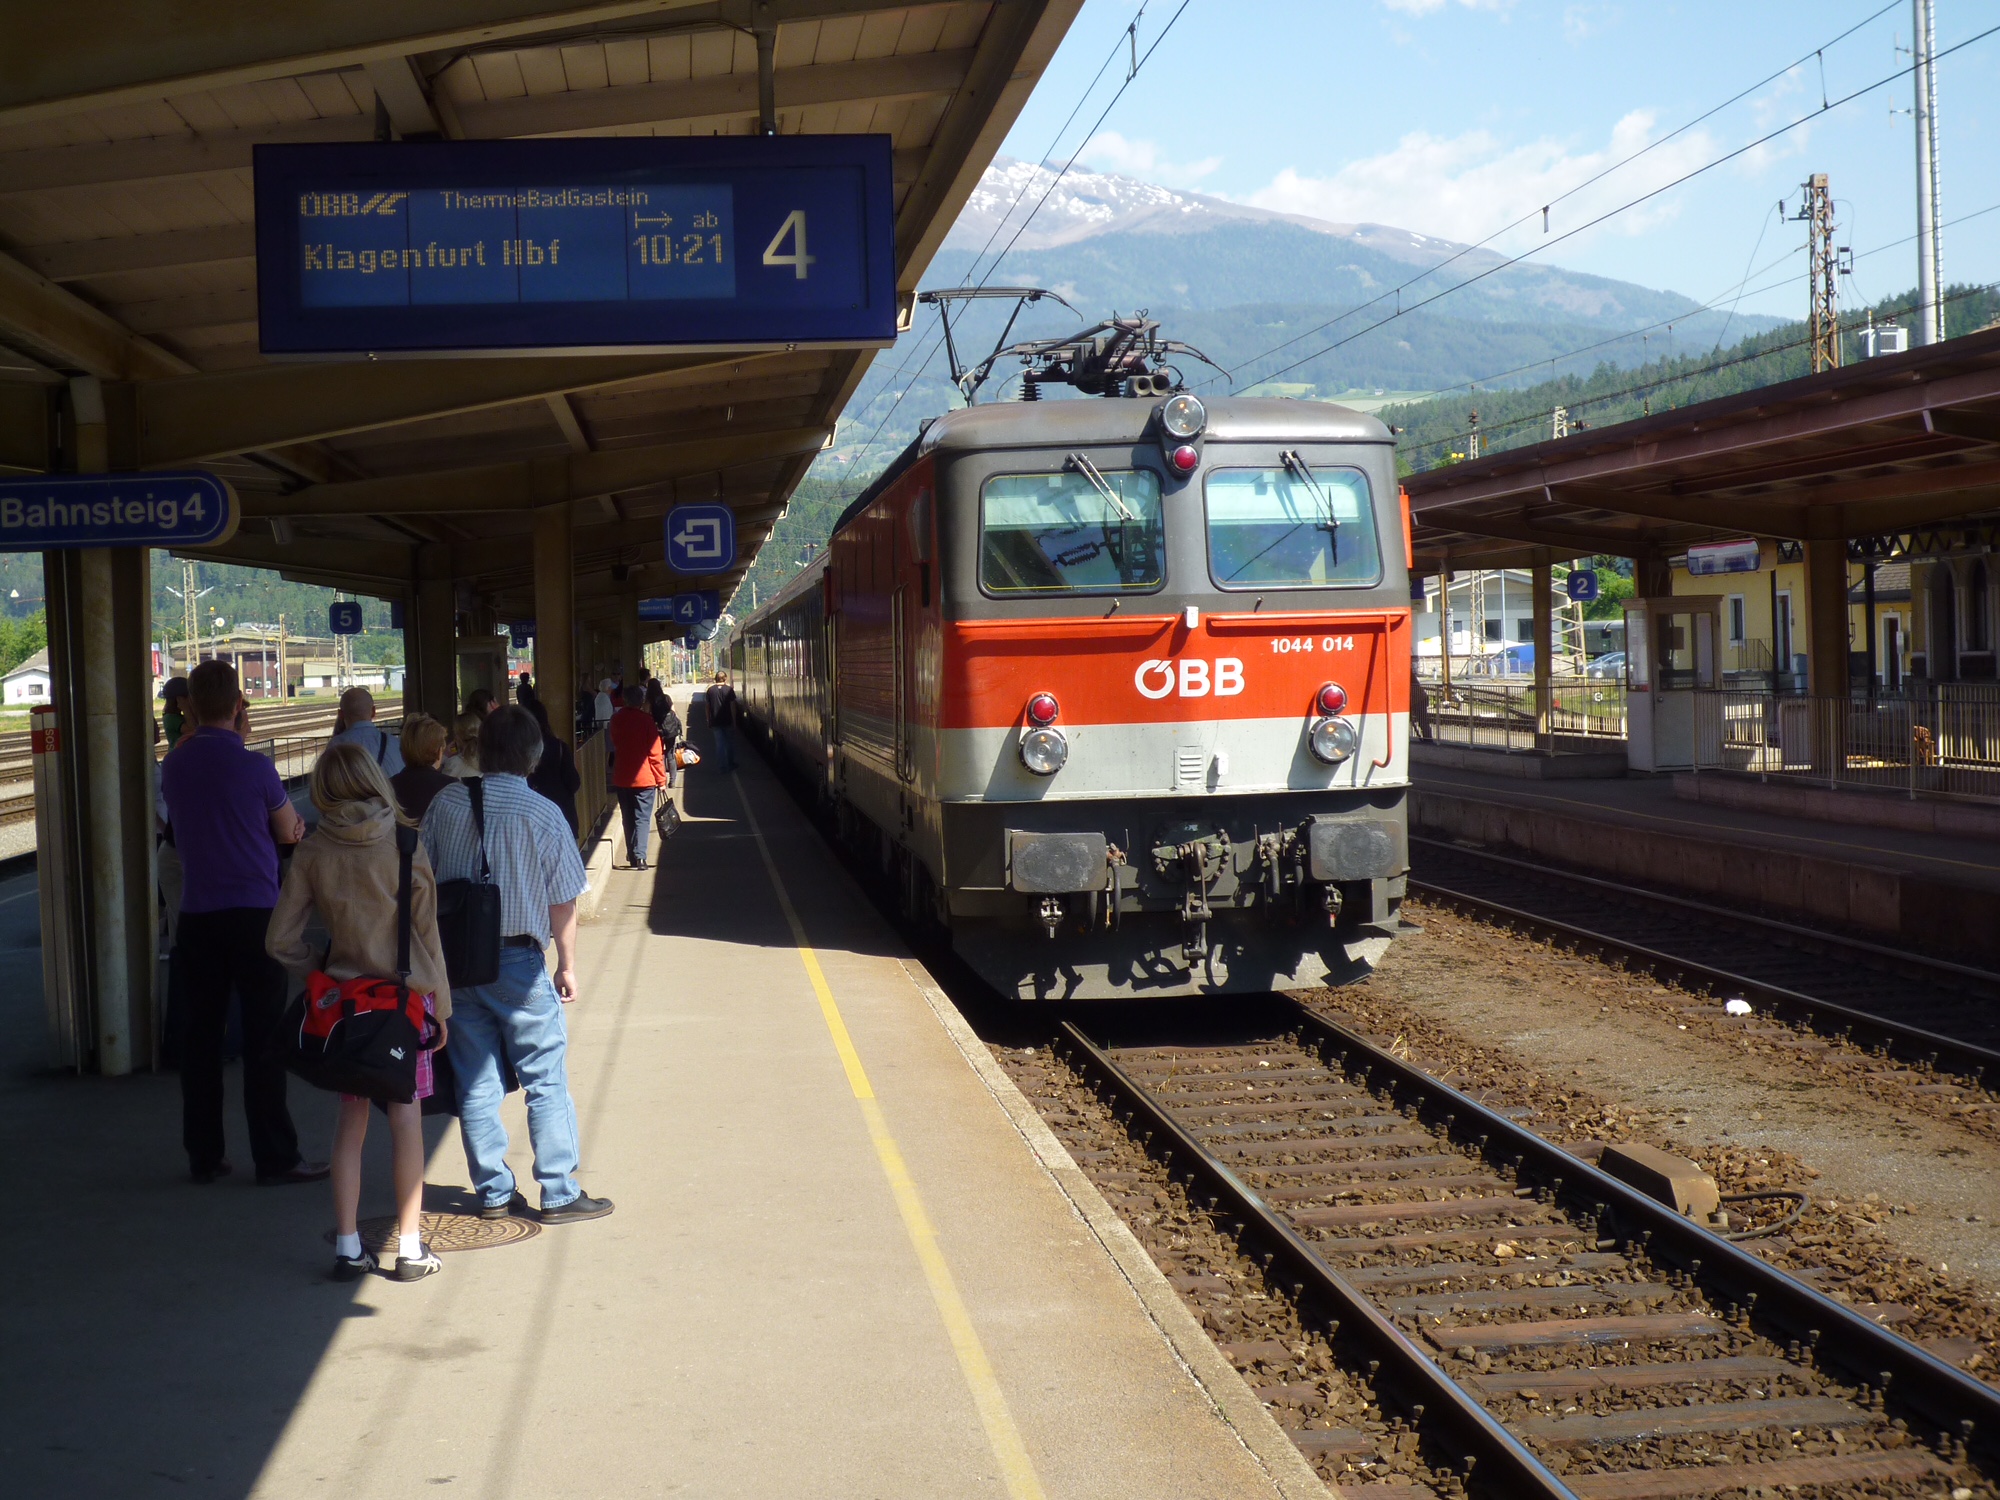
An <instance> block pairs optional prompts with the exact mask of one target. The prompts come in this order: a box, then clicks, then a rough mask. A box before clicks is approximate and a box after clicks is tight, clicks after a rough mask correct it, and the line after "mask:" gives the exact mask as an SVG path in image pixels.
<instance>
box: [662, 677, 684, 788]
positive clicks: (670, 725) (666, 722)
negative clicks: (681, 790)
mask: <svg viewBox="0 0 2000 1500" xmlns="http://www.w3.org/2000/svg"><path fill="white" fill-rule="evenodd" d="M686 738H687V729H686V728H685V726H683V725H682V723H681V716H680V715H679V714H677V713H675V712H674V700H673V695H672V694H671V693H668V692H666V691H664V690H662V692H661V693H660V757H661V759H663V760H664V761H665V762H666V763H667V785H668V786H672V785H673V784H674V773H675V772H676V771H678V770H679V769H680V766H679V763H678V762H677V761H676V759H675V757H676V756H677V755H678V754H679V753H680V744H681V741H682V740H684V739H686Z"/></svg>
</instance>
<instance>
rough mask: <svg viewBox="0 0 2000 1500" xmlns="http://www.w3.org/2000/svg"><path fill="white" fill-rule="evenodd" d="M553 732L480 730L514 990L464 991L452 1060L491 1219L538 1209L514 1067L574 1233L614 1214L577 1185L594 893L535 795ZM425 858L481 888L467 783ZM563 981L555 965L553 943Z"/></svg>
mask: <svg viewBox="0 0 2000 1500" xmlns="http://www.w3.org/2000/svg"><path fill="white" fill-rule="evenodd" d="M541 753H542V730H541V726H540V725H538V724H537V723H536V722H535V720H534V718H533V717H532V716H531V715H530V714H529V713H528V711H527V710H526V709H524V708H521V707H518V706H514V707H508V708H497V709H495V710H494V711H493V712H492V713H491V714H489V715H488V716H487V718H486V721H485V722H484V723H483V724H482V725H480V728H479V765H480V770H481V773H482V775H481V797H482V802H483V808H482V814H483V820H484V823H485V830H486V832H485V856H486V863H487V865H488V867H489V868H490V869H491V871H492V882H493V884H495V885H497V886H499V887H500V931H501V932H502V933H503V934H505V936H504V937H503V939H502V944H501V949H500V978H499V980H498V981H497V982H496V983H493V984H483V985H466V986H459V985H453V986H452V1014H451V1019H452V1027H451V1037H450V1039H449V1040H448V1041H447V1043H446V1051H447V1053H448V1054H449V1056H450V1058H451V1066H452V1071H453V1072H454V1073H455V1074H456V1075H457V1077H458V1102H459V1130H460V1133H461V1135H462V1136H463V1138H464V1141H465V1159H466V1163H467V1165H468V1166H469V1167H470V1168H471V1170H472V1187H473V1190H474V1191H475V1192H476V1193H478V1194H479V1202H480V1210H479V1212H480V1215H481V1217H483V1218H488V1219H504V1218H506V1217H508V1215H510V1214H512V1213H515V1212H516V1211H518V1210H521V1209H525V1208H526V1207H527V1206H528V1205H527V1199H526V1198H524V1197H523V1196H522V1195H521V1194H520V1193H519V1192H517V1191H515V1186H514V1174H513V1172H512V1171H511V1170H510V1169H509V1168H508V1166H507V1129H506V1127H505V1126H504V1125H502V1124H501V1123H500V1101H501V1099H502V1097H503V1096H504V1092H505V1088H504V1085H503V1083H502V1081H501V1063H502V1060H503V1059H504V1060H505V1061H506V1062H507V1063H509V1064H511V1065H512V1067H513V1069H514V1071H515V1073H516V1074H517V1075H519V1077H520V1080H521V1088H522V1090H523V1091H524V1092H525V1093H526V1095H527V1101H528V1138H529V1140H530V1141H531V1142H532V1143H533V1145H534V1148H535V1181H536V1182H537V1183H538V1184H540V1186H541V1192H542V1207H541V1215H540V1218H541V1221H542V1222H543V1223H544V1224H574V1223H579V1222H581V1221H582V1220H584V1219H601V1218H603V1217H604V1216H605V1215H606V1214H608V1213H610V1212H611V1200H610V1199H609V1198H593V1197H590V1196H589V1195H588V1194H586V1193H585V1192H584V1191H583V1189H582V1187H580V1186H579V1185H578V1183H577V1180H576V1171H577V1163H578V1159H579V1147H578V1143H577V1129H576V1104H575V1102H574V1101H573V1100H572V1099H571V1098H570V1094H569V1073H568V1068H567V1056H568V1051H569V1033H568V1028H567V1027H566V1026H565V1024H564V1022H563V1007H564V1006H565V1005H567V1004H569V1003H570V1002H571V1001H573V1000H575V999H576V997H577V988H576V898H577V897H579V896H581V895H582V894H583V893H584V891H585V890H586V889H588V887H589V884H590V882H589V879H588V878H587V877H586V876H585V875H584V872H583V861H582V860H581V859H580V858H578V856H577V852H576V840H575V838H574V837H572V836H571V834H570V831H569V825H568V824H567V823H565V822H564V821H563V817H562V814H561V813H560V812H558V811H557V810H556V805H555V804H554V803H553V802H551V801H549V799H548V798H546V797H544V796H542V794H541V793H539V792H537V791H535V790H533V789H532V788H530V787H529V785H528V782H527V777H528V775H529V773H530V772H532V771H533V770H534V769H535V763H536V762H537V761H538V760H539V759H540V758H541ZM423 838H424V849H425V852H426V853H428V854H429V855H430V859H431V868H432V869H433V870H434V871H435V872H436V873H437V878H438V881H439V883H440V884H441V883H443V882H444V881H447V880H478V879H479V878H480V835H479V829H478V827H477V826H476V825H475V823H474V820H473V815H472V798H471V795H470V793H469V792H468V791H467V789H466V787H465V786H464V785H463V784H460V785H457V786H451V787H446V788H445V789H444V790H443V791H441V792H439V793H438V794H437V797H436V799H435V800H434V801H433V802H432V803H431V805H430V810H429V811H428V812H426V813H425V814H424V827H423ZM552 938H553V939H554V941H555V945H556V966H555V974H554V977H553V979H552V978H551V976H550V974H549V970H548V966H547V963H546V961H545V960H544V957H543V953H544V950H545V949H546V948H547V947H548V945H549V942H550V940H551V939H552Z"/></svg>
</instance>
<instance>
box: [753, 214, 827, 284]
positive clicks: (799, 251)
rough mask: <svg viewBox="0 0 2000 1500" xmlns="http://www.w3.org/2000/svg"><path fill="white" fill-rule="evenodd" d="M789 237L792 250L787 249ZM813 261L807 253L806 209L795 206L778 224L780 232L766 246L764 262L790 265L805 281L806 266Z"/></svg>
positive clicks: (796, 274)
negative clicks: (786, 242)
mask: <svg viewBox="0 0 2000 1500" xmlns="http://www.w3.org/2000/svg"><path fill="white" fill-rule="evenodd" d="M787 237H789V238H790V239H791V242H792V248H791V249H790V250H786V249H785V240H786V238H787ZM753 243H754V241H753ZM812 263H813V258H812V257H811V256H810V255H808V254H806V211H805V210H804V209H803V208H795V209H793V210H792V211H791V212H790V213H789V214H787V215H786V216H785V222H784V223H782V224H780V225H779V226H778V232H777V233H776V234H774V235H772V236H771V243H770V244H768V245H766V246H765V247H764V264H765V265H767V266H790V267H791V268H792V273H793V274H794V275H795V276H797V277H798V279H799V280H800V281H804V280H805V279H806V267H807V266H809V265H811V264H812Z"/></svg>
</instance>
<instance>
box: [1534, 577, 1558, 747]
mask: <svg viewBox="0 0 2000 1500" xmlns="http://www.w3.org/2000/svg"><path fill="white" fill-rule="evenodd" d="M1533 578H1534V583H1533V589H1534V596H1535V597H1534V605H1535V624H1534V634H1535V640H1534V649H1535V748H1536V749H1537V750H1546V749H1548V748H1549V747H1550V744H1549V734H1550V731H1549V722H1550V720H1549V689H1550V679H1551V676H1552V675H1553V668H1554V666H1555V659H1554V658H1555V599H1554V597H1553V593H1552V590H1553V589H1554V588H1555V571H1554V569H1552V568H1551V567H1550V566H1549V564H1547V563H1545V562H1538V563H1536V564H1535V567H1534V573H1533Z"/></svg>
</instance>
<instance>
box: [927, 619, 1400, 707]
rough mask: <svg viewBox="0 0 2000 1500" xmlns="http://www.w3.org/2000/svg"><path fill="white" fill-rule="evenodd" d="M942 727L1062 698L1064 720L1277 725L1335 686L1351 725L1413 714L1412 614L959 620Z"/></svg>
mask: <svg viewBox="0 0 2000 1500" xmlns="http://www.w3.org/2000/svg"><path fill="white" fill-rule="evenodd" d="M944 636H945V639H944V654H945V663H944V665H945V670H944V673H943V702H942V704H941V705H940V707H941V715H940V717H941V724H942V727H943V728H946V729H977V728H995V727H1002V726H1006V725H1011V724H1018V723H1020V722H1021V715H1022V713H1023V711H1024V710H1025V709H1026V707H1027V702H1028V699H1029V698H1031V697H1032V696H1034V695H1035V694H1036V693H1042V692H1046V693H1053V694H1054V695H1055V697H1056V699H1057V701H1058V702H1059V703H1060V705H1061V709H1062V722H1064V723H1068V724H1131V723H1144V724H1152V723H1178V722H1181V721H1184V720H1189V719H1197V720H1202V721H1213V720H1218V719H1269V718H1282V717H1290V716H1294V715H1296V716H1297V717H1299V718H1301V719H1304V718H1306V717H1309V716H1310V715H1311V714H1312V713H1313V712H1314V709H1313V700H1314V696H1315V695H1316V694H1317V693H1318V691H1319V689H1320V688H1321V686H1323V685H1324V684H1326V683H1329V682H1333V683H1338V684H1339V685H1340V686H1341V687H1342V688H1344V689H1346V692H1347V710H1346V711H1347V712H1348V713H1349V714H1350V715H1360V714H1381V713H1407V712H1408V711H1409V707H1410V616H1409V612H1408V611H1407V610H1390V611H1381V610H1373V611H1366V612H1363V611H1343V612H1340V613H1319V612H1312V613H1306V612H1296V613H1276V612H1274V613H1271V614H1258V615H1250V614H1217V615H1208V616H1205V617H1203V618H1202V619H1201V620H1200V622H1199V623H1198V624H1196V625H1194V626H1193V627H1192V628H1190V627H1189V626H1188V624H1187V623H1186V621H1185V620H1184V619H1183V617H1182V616H1179V615H1128V616H1125V617H1123V618H1120V617H1119V616H1117V615H1111V616H1108V617H1107V616H1094V617H1088V618H1084V619H1075V618H1068V619H1021V618H1012V619H998V620H958V621H950V622H947V623H946V624H945V627H944Z"/></svg>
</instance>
